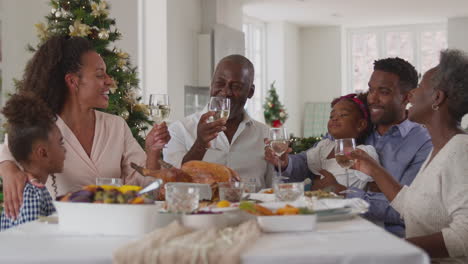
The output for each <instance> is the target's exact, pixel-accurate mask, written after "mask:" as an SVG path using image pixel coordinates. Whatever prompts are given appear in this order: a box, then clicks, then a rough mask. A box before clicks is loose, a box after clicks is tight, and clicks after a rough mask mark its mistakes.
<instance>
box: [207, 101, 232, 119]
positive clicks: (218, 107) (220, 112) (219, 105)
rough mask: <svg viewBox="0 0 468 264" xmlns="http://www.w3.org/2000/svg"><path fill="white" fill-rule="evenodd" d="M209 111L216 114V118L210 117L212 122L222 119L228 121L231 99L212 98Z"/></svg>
mask: <svg viewBox="0 0 468 264" xmlns="http://www.w3.org/2000/svg"><path fill="white" fill-rule="evenodd" d="M208 111H212V112H215V115H214V116H210V122H213V121H216V120H218V119H220V118H224V119H226V120H227V119H228V118H229V112H230V111H231V99H229V98H226V97H220V96H214V97H211V98H210V103H209V104H208Z"/></svg>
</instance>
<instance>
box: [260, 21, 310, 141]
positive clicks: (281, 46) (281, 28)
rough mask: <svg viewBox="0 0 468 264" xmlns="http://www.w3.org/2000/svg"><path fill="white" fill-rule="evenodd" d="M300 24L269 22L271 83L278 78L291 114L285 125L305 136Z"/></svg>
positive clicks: (277, 85)
mask: <svg viewBox="0 0 468 264" xmlns="http://www.w3.org/2000/svg"><path fill="white" fill-rule="evenodd" d="M299 32H300V30H299V28H298V27H297V26H295V25H293V24H291V23H288V22H270V23H267V84H268V88H269V85H270V84H271V83H272V82H273V81H275V87H276V89H277V92H278V95H279V99H280V101H281V103H282V104H283V105H284V106H285V108H286V110H287V112H288V114H289V117H288V119H287V120H286V124H285V126H286V127H287V128H288V130H289V132H290V133H293V134H294V135H296V136H302V119H303V115H302V112H303V111H302V110H303V107H302V106H303V104H302V99H301V87H300V74H301V73H300V69H299V67H300V35H299Z"/></svg>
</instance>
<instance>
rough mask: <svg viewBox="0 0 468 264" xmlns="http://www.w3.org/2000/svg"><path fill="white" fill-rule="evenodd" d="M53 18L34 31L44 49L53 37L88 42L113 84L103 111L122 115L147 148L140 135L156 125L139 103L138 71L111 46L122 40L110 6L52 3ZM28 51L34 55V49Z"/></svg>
mask: <svg viewBox="0 0 468 264" xmlns="http://www.w3.org/2000/svg"><path fill="white" fill-rule="evenodd" d="M50 5H51V7H52V9H51V12H50V14H48V15H47V16H46V17H45V18H46V19H47V25H45V24H44V23H39V24H36V25H35V27H36V29H37V32H38V37H39V38H40V44H39V45H41V44H42V43H43V42H44V41H46V40H47V39H48V38H50V37H51V36H56V35H62V36H72V37H84V38H87V39H89V40H90V41H91V42H92V43H93V45H94V48H95V49H96V51H97V52H98V53H99V54H101V57H102V58H103V59H104V62H105V63H106V65H107V73H108V74H109V75H110V76H111V77H112V78H113V80H114V87H112V88H111V94H110V96H109V107H108V108H107V109H101V110H102V111H105V112H108V113H111V114H115V115H120V116H121V117H123V118H124V119H125V120H126V121H127V124H128V126H129V127H130V129H131V130H132V133H133V136H134V137H135V138H136V139H137V141H138V142H139V143H140V145H141V146H142V147H143V146H144V138H143V137H142V136H141V135H140V132H142V131H145V130H147V129H148V126H147V124H152V123H153V122H152V121H151V120H150V119H149V118H148V115H149V110H148V108H147V106H146V105H144V104H141V103H139V101H140V100H141V97H140V96H139V95H138V89H139V88H138V78H137V72H136V67H132V65H131V64H130V60H129V55H128V53H126V52H123V51H121V50H118V49H117V48H115V47H113V48H112V49H110V48H108V46H109V45H110V44H111V43H113V42H114V41H116V40H118V39H120V38H121V33H120V32H119V31H118V30H117V29H116V28H115V19H112V18H109V17H108V15H109V6H108V4H107V2H106V1H104V0H52V1H50ZM28 48H29V50H31V51H35V48H33V47H32V46H31V45H29V47H28Z"/></svg>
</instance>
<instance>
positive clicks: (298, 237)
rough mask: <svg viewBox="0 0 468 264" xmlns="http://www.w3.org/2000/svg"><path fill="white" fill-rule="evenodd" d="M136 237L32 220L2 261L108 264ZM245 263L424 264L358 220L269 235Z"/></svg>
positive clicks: (1, 240)
mask: <svg viewBox="0 0 468 264" xmlns="http://www.w3.org/2000/svg"><path fill="white" fill-rule="evenodd" d="M132 239H137V237H128V236H120V237H119V236H83V235H74V234H65V233H63V232H61V231H60V230H59V229H58V225H56V224H44V223H40V222H31V223H27V224H25V225H22V226H19V227H17V228H13V229H10V230H7V231H6V232H2V233H0V263H111V262H112V253H113V251H114V250H115V249H116V248H118V247H119V246H121V245H124V244H125V243H127V242H128V241H130V240H132ZM242 262H243V263H287V264H293V263H346V264H354V263H356V264H357V263H359V264H361V263H379V264H392V263H395V264H396V263H411V264H427V263H429V259H428V257H427V255H426V254H424V252H423V251H421V250H420V249H419V248H417V247H415V246H413V245H411V244H409V243H407V242H405V241H404V240H402V239H399V238H397V237H394V236H393V235H391V234H389V233H387V232H386V231H384V230H383V229H381V228H380V227H378V226H376V225H374V224H372V223H370V222H368V221H367V220H364V219H362V218H360V217H356V218H354V219H352V220H347V221H336V222H324V223H318V226H317V230H316V231H315V232H308V233H272V234H263V235H262V237H260V239H259V240H258V241H257V242H256V243H255V244H254V245H253V246H252V247H251V248H249V249H248V250H247V251H246V252H245V254H244V255H243V256H242Z"/></svg>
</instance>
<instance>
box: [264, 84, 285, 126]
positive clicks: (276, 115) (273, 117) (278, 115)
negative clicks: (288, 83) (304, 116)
mask: <svg viewBox="0 0 468 264" xmlns="http://www.w3.org/2000/svg"><path fill="white" fill-rule="evenodd" d="M263 115H264V116H265V122H266V123H267V124H268V125H270V126H272V127H281V126H282V125H283V124H284V122H286V119H287V118H288V114H287V113H286V109H285V108H284V106H283V105H282V104H281V103H280V101H279V99H278V94H277V93H276V88H275V82H273V83H272V84H271V85H270V90H269V91H268V96H267V98H266V101H265V104H264V105H263Z"/></svg>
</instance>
